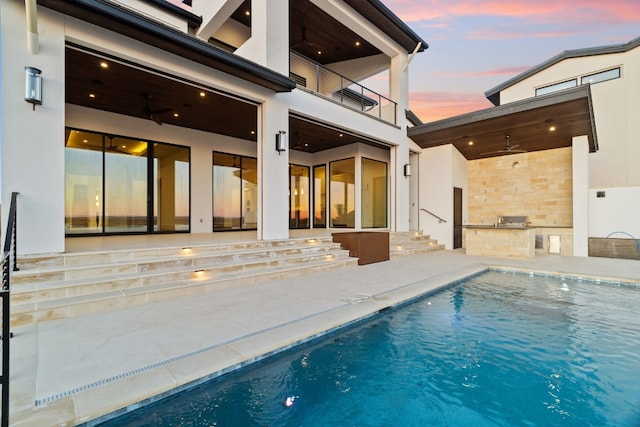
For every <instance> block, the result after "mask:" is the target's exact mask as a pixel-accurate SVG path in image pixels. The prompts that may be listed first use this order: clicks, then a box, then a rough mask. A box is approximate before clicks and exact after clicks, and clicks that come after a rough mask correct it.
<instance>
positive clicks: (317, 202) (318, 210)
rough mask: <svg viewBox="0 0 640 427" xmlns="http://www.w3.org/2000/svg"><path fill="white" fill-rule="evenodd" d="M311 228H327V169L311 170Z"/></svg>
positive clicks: (319, 167) (322, 167)
mask: <svg viewBox="0 0 640 427" xmlns="http://www.w3.org/2000/svg"><path fill="white" fill-rule="evenodd" d="M313 226H314V227H318V228H320V227H326V226H327V167H326V166H325V165H321V166H315V167H314V168H313Z"/></svg>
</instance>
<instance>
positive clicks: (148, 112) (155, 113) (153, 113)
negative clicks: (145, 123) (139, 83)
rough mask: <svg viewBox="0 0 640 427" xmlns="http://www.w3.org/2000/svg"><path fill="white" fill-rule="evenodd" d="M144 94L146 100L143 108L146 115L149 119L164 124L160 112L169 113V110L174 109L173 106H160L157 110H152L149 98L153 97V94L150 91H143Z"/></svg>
mask: <svg viewBox="0 0 640 427" xmlns="http://www.w3.org/2000/svg"><path fill="white" fill-rule="evenodd" d="M142 95H143V96H144V101H145V104H144V110H142V111H143V113H144V115H145V116H146V117H147V119H149V120H153V121H154V122H156V124H158V125H162V120H160V118H159V117H158V114H162V113H168V112H169V111H173V108H159V109H157V110H152V109H151V108H149V99H151V95H149V94H148V93H143V94H142Z"/></svg>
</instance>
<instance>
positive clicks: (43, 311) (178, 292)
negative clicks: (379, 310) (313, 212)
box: [11, 256, 357, 326]
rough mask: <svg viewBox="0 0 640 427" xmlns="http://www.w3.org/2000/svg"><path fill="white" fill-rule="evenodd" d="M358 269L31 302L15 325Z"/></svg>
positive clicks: (272, 273)
mask: <svg viewBox="0 0 640 427" xmlns="http://www.w3.org/2000/svg"><path fill="white" fill-rule="evenodd" d="M349 265H357V260H356V259H355V258H349V257H348V256H340V257H336V258H335V259H332V260H315V261H308V262H305V263H296V264H285V265H281V266H277V267H270V268H265V269H262V270H260V271H253V272H247V271H242V270H240V271H238V272H235V273H226V274H220V275H216V277H213V278H208V277H207V276H206V273H205V276H204V277H196V278H191V279H189V280H186V281H185V280H183V281H175V282H165V283H159V284H154V285H150V286H141V287H134V288H130V289H120V290H108V291H104V292H101V293H94V294H88V295H78V296H69V297H65V298H58V299H55V300H49V301H44V302H39V303H35V302H28V303H21V304H13V305H12V313H11V324H12V325H13V326H20V325H26V324H31V323H34V322H42V321H48V320H56V319H63V318H68V317H75V316H80V315H87V314H92V313H98V312H104V311H109V310H114V309H120V308H125V307H131V306H135V305H141V304H147V303H150V302H155V301H161V300H165V299H168V298H179V297H183V296H190V295H201V294H205V293H207V292H211V291H213V290H216V289H220V287H221V286H241V285H243V284H245V285H246V284H255V283H263V282H266V281H270V280H276V279H283V278H287V277H295V276H299V275H303V274H310V273H313V272H318V271H327V270H331V269H336V268H342V267H345V266H349Z"/></svg>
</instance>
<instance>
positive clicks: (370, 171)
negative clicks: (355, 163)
mask: <svg viewBox="0 0 640 427" xmlns="http://www.w3.org/2000/svg"><path fill="white" fill-rule="evenodd" d="M360 201H361V204H362V218H361V221H362V228H385V227H387V164H386V163H384V162H379V161H376V160H370V159H365V158H363V159H362V187H361V199H360Z"/></svg>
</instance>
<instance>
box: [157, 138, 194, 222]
mask: <svg viewBox="0 0 640 427" xmlns="http://www.w3.org/2000/svg"><path fill="white" fill-rule="evenodd" d="M153 176H154V187H153V230H154V231H189V205H190V204H189V149H188V148H186V147H180V146H177V145H168V144H157V143H156V144H154V145H153Z"/></svg>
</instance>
